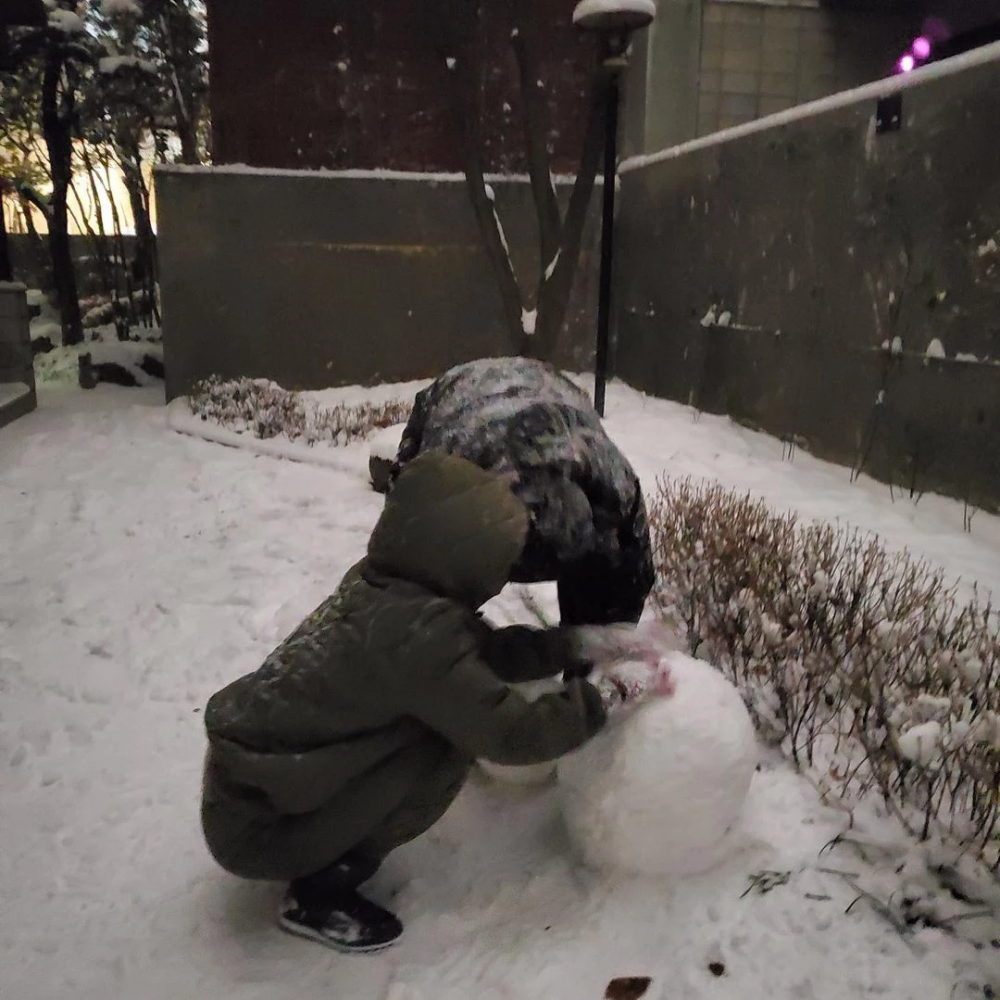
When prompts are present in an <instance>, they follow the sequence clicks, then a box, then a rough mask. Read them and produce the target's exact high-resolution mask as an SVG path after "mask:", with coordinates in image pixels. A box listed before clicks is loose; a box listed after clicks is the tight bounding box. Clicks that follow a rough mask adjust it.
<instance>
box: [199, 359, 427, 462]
mask: <svg viewBox="0 0 1000 1000" xmlns="http://www.w3.org/2000/svg"><path fill="white" fill-rule="evenodd" d="M188 401H189V405H190V407H191V411H192V413H195V414H197V415H198V416H199V417H201V419H202V420H210V421H212V422H213V423H217V424H220V425H221V426H223V427H226V428H228V429H230V430H233V431H236V432H237V433H239V434H242V433H245V432H249V433H251V434H253V435H254V437H257V438H261V439H268V438H274V437H279V436H284V437H287V438H288V439H289V440H290V441H301V442H303V443H305V444H308V445H314V444H316V443H317V442H320V441H323V442H327V443H331V444H335V445H345V444H351V443H352V442H354V441H358V440H361V439H362V438H364V437H367V436H368V435H369V434H371V433H372V432H373V431H376V430H380V429H381V428H383V427H391V426H392V425H393V424H400V423H403V422H405V421H406V418H407V417H408V416H409V413H410V408H411V405H412V404H411V403H409V402H406V401H405V400H393V401H391V402H388V403H359V404H357V405H355V406H349V405H347V404H345V403H340V404H338V405H337V406H333V407H320V406H317V405H315V404H314V403H313V402H311V401H310V400H307V399H305V398H303V396H302V395H301V394H300V393H297V392H291V391H289V390H287V389H282V388H281V386H279V385H277V384H276V383H274V382H271V381H269V380H267V379H252V378H238V379H220V378H218V377H215V376H213V377H212V378H208V379H205V380H204V381H202V382H199V383H198V384H197V385H196V386H195V388H194V391H193V392H192V393H191V396H190V397H189V400H188Z"/></svg>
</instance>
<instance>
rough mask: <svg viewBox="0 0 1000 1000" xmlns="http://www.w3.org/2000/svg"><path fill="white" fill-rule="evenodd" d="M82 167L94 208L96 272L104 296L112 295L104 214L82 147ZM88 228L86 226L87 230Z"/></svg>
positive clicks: (90, 165) (88, 158) (88, 153)
mask: <svg viewBox="0 0 1000 1000" xmlns="http://www.w3.org/2000/svg"><path fill="white" fill-rule="evenodd" d="M83 166H84V169H85V170H86V171H87V186H88V187H89V188H90V197H91V200H92V201H93V203H94V205H95V206H96V210H97V211H96V214H97V232H96V233H93V232H92V233H91V235H92V238H93V241H94V247H95V252H96V254H97V263H98V270H99V271H100V276H101V287H102V288H103V289H104V293H105V294H106V295H110V294H111V293H112V289H113V288H114V278H113V277H112V273H111V272H112V267H113V265H112V263H111V260H110V254H109V253H108V234H107V232H106V231H105V229H104V214H103V213H102V212H101V208H100V205H101V198H100V193H99V192H98V190H97V178H96V177H95V176H94V161H93V160H92V159H91V157H90V151H89V150H88V149H87V146H86V145H84V146H83ZM89 228H90V226H89V225H88V229H89Z"/></svg>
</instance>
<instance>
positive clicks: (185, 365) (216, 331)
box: [156, 168, 600, 398]
mask: <svg viewBox="0 0 1000 1000" xmlns="http://www.w3.org/2000/svg"><path fill="white" fill-rule="evenodd" d="M156 187H157V203H158V205H159V221H160V232H159V241H160V268H161V276H162V277H161V297H162V311H163V344H164V355H165V357H164V361H165V367H166V375H167V378H166V388H167V396H168V398H172V397H174V396H176V395H178V394H183V393H185V392H187V391H188V390H189V389H190V387H191V385H192V383H193V382H195V381H196V380H198V379H201V378H205V377H207V376H209V375H212V374H218V375H222V376H226V377H233V376H238V375H251V376H266V377H269V378H273V379H275V380H276V381H278V382H279V383H281V384H282V385H284V386H286V387H288V388H308V389H313V388H321V387H325V386H333V385H344V384H352V383H359V382H360V383H375V382H380V381H395V380H402V379H414V378H421V377H427V376H432V375H435V374H437V373H438V372H440V371H442V370H444V369H446V368H448V367H450V366H451V365H454V364H457V363H459V362H460V361H464V360H469V359H472V358H475V357H481V356H484V355H490V354H493V355H496V354H509V353H512V345H511V344H510V343H509V341H508V339H507V334H506V329H505V326H504V321H503V315H502V310H501V303H500V297H499V293H498V291H497V288H496V283H495V279H494V277H493V272H492V270H491V269H490V266H489V263H488V261H487V259H486V257H485V255H484V253H483V251H482V249H481V245H480V237H479V231H478V229H477V227H476V223H475V218H474V216H473V214H472V209H471V207H470V205H469V202H468V195H467V193H466V190H465V183H464V180H462V179H461V178H457V179H442V180H440V181H432V180H427V179H403V178H397V179H384V178H373V177H372V176H370V175H368V176H350V175H348V176H343V175H339V176H338V175H335V174H328V173H321V172H315V171H272V172H266V171H247V170H237V169H227V168H215V169H194V170H191V169H183V168H166V169H162V170H159V171H158V172H157V176H156ZM494 188H495V190H496V196H497V205H498V209H499V212H500V216H501V218H502V220H503V222H504V225H505V229H506V233H507V238H508V241H509V243H510V245H511V251H512V258H513V261H514V265H515V268H516V269H517V270H518V271H519V272H520V273H521V274H527V275H530V276H534V275H536V274H537V270H538V261H537V250H536V249H535V246H536V240H537V238H536V236H535V223H534V209H533V207H532V203H531V195H530V190H529V188H528V185H527V184H526V183H522V182H505V183H502V184H494ZM597 208H598V199H597V198H595V199H594V210H595V213H596V211H597ZM599 231H600V227H599V225H598V224H596V219H592V220H591V222H590V224H589V226H588V233H587V239H586V246H587V247H588V249H587V252H586V254H585V256H584V258H583V260H582V261H581V268H580V271H579V273H578V278H577V283H576V287H575V290H574V297H573V300H572V302H571V308H570V317H569V323H568V327H569V329H568V332H567V333H566V334H565V335H564V342H563V344H562V345H561V349H560V351H559V354H558V357H557V358H556V359H555V360H556V361H558V362H559V363H562V364H566V365H568V366H570V367H572V368H576V369H586V368H587V367H589V365H590V363H591V357H592V343H593V338H594V333H593V331H594V327H595V317H596V309H597V306H596V296H597V268H598V256H599V255H598V253H597V251H596V240H597V239H598V237H599ZM532 280H533V279H532Z"/></svg>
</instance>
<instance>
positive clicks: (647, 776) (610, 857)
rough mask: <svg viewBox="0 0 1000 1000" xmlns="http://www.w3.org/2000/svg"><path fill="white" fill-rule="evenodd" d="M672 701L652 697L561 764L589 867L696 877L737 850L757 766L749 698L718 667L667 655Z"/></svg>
mask: <svg viewBox="0 0 1000 1000" xmlns="http://www.w3.org/2000/svg"><path fill="white" fill-rule="evenodd" d="M665 659H666V662H668V663H669V665H670V669H671V672H672V674H673V677H674V680H675V683H676V687H677V690H676V693H675V694H674V695H673V697H671V698H651V699H650V700H649V701H648V702H646V703H645V704H643V705H641V706H639V707H638V708H636V709H635V710H634V712H633V713H632V714H630V715H627V716H624V717H623V718H622V719H621V720H619V721H617V722H616V721H615V720H614V718H612V720H611V722H609V724H608V726H607V727H606V728H605V729H604V731H603V732H601V733H599V734H598V735H597V736H596V737H595V738H594V739H592V740H591V741H590V742H589V743H587V744H586V745H585V746H583V747H582V748H581V749H580V750H578V751H577V752H576V753H573V754H570V755H568V756H566V757H564V758H562V760H561V761H560V762H559V765H558V772H559V786H560V790H561V797H562V803H563V812H564V815H565V818H566V823H567V826H568V827H569V832H570V837H571V839H572V841H573V843H574V844H575V846H576V847H577V849H578V850H579V851H580V853H581V854H582V856H583V859H584V860H585V861H586V862H587V863H588V864H592V865H595V866H598V867H609V868H619V869H623V870H626V871H630V872H635V873H641V874H677V875H679V874H696V873H698V872H701V871H705V870H706V869H707V868H710V867H712V866H713V865H715V864H717V863H718V862H719V861H721V860H722V858H723V857H724V856H725V854H726V853H727V850H728V848H729V845H730V843H731V840H732V838H731V834H732V832H733V831H734V829H735V827H736V825H737V823H738V820H739V818H740V812H741V810H742V807H743V803H744V801H745V799H746V795H747V791H748V790H749V788H750V782H751V779H752V778H753V774H754V770H755V768H756V765H757V759H758V754H757V741H756V737H755V733H754V729H753V724H752V723H751V721H750V717H749V715H748V714H747V710H746V708H745V706H744V704H743V700H742V699H741V697H740V695H739V692H738V691H737V690H736V689H735V688H734V687H733V685H732V684H730V683H729V681H728V680H726V678H725V677H723V676H722V674H720V673H719V672H718V671H717V670H716V669H715V668H714V667H712V666H711V665H710V664H707V663H703V662H701V661H700V660H694V659H692V658H691V657H689V656H686V655H684V654H683V653H676V652H675V653H670V654H669V655H668V656H667V657H666V658H665Z"/></svg>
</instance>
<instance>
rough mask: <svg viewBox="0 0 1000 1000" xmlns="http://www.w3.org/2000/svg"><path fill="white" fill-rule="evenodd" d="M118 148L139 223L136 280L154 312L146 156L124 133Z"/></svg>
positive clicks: (153, 246)
mask: <svg viewBox="0 0 1000 1000" xmlns="http://www.w3.org/2000/svg"><path fill="white" fill-rule="evenodd" d="M115 145H116V146H117V147H118V161H119V163H120V164H121V168H122V177H123V179H124V183H125V189H126V191H127V192H128V198H129V206H130V207H131V209H132V218H133V220H134V221H135V252H134V254H133V255H132V277H133V279H134V280H135V282H136V283H137V284H138V285H139V286H140V288H142V290H143V293H144V294H145V295H146V297H147V298H148V299H149V302H148V306H149V308H150V309H152V307H153V302H152V292H153V289H154V287H155V282H156V237H155V235H154V234H153V224H152V222H151V221H150V217H149V191H148V190H147V188H146V182H145V180H143V176H142V154H141V152H140V150H139V143H138V142H137V141H136V139H135V137H134V136H131V135H128V134H125V133H120V134H118V135H117V136H116V137H115ZM148 311H149V310H147V312H148Z"/></svg>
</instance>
